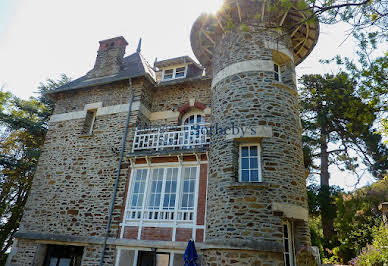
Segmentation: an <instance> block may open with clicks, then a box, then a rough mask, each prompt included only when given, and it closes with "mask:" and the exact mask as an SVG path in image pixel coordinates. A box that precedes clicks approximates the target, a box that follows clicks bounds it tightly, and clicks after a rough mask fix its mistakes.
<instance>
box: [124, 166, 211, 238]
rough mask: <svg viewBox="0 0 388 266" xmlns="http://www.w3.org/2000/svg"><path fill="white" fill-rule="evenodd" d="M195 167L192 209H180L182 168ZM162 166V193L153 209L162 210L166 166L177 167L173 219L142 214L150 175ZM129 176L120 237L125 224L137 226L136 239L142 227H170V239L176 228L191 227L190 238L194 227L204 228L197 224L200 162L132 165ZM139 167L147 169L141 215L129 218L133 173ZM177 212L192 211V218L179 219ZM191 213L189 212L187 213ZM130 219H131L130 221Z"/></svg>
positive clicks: (145, 206)
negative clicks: (148, 217) (157, 206)
mask: <svg viewBox="0 0 388 266" xmlns="http://www.w3.org/2000/svg"><path fill="white" fill-rule="evenodd" d="M190 167H193V168H196V176H195V185H194V199H193V201H194V202H193V209H192V210H180V204H181V200H182V193H183V182H181V181H182V179H183V169H184V168H190ZM157 168H162V169H163V184H162V186H163V187H162V191H161V193H162V195H161V201H160V206H159V209H158V210H155V211H156V212H159V211H163V208H162V207H161V206H162V204H163V194H164V189H163V188H165V184H164V183H165V181H166V177H167V169H168V168H178V176H177V189H176V196H175V208H174V211H173V212H174V218H173V220H162V219H160V220H159V219H155V220H152V221H151V220H149V219H145V217H144V215H145V213H146V212H148V211H149V210H148V208H147V204H148V203H147V200H148V199H149V194H150V187H151V176H152V175H153V171H154V169H157ZM132 169H133V170H132V173H131V178H130V184H129V188H128V193H127V200H126V206H125V211H124V215H123V222H122V223H121V224H120V226H121V228H122V231H121V232H122V233H121V238H124V231H125V227H126V226H137V227H138V234H137V239H138V240H140V239H141V231H142V229H143V228H144V227H161V228H172V241H175V237H176V229H177V228H187V229H192V238H193V239H195V236H196V235H195V234H196V229H205V226H204V225H197V212H198V194H199V179H200V172H201V169H200V164H199V162H198V161H196V162H190V164H180V163H169V165H168V166H167V167H160V165H158V166H156V165H152V166H147V167H133V168H132ZM141 169H147V178H146V187H145V189H144V197H143V205H142V208H141V216H140V219H131V218H130V217H129V218H127V215H128V212H130V211H131V209H130V200H131V198H132V194H133V188H134V182H135V180H136V178H135V175H136V171H138V170H141ZM179 212H188V213H191V212H192V215H193V216H192V219H190V218H187V220H184V219H183V220H179V218H178V215H179V214H178V213H179ZM188 215H191V214H188ZM131 220H132V221H131Z"/></svg>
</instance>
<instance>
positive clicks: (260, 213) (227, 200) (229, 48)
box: [205, 29, 309, 265]
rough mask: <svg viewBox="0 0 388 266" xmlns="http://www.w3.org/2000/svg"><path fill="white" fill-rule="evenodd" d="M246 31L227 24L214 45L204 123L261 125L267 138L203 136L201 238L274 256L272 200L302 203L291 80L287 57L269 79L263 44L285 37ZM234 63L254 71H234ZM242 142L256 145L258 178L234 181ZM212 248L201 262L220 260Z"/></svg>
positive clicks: (277, 247) (277, 230)
mask: <svg viewBox="0 0 388 266" xmlns="http://www.w3.org/2000/svg"><path fill="white" fill-rule="evenodd" d="M253 32H254V31H252V32H242V31H239V30H237V29H235V30H232V31H231V32H229V33H228V34H226V36H224V38H223V39H222V40H221V41H219V43H218V44H217V46H216V48H215V55H214V59H213V70H214V72H213V74H214V77H213V87H212V106H211V109H212V123H213V125H214V124H218V125H219V126H220V127H226V126H229V127H230V126H231V123H232V122H234V123H235V125H236V126H240V127H241V126H247V127H252V126H259V125H261V126H269V127H271V128H272V137H268V138H260V139H253V140H252V139H250V140H245V139H234V140H233V139H232V140H230V139H226V138H225V136H223V135H220V134H218V135H213V136H212V137H211V147H210V153H209V162H211V163H210V164H209V166H210V168H209V179H208V180H209V181H208V203H207V204H208V207H207V213H208V216H207V230H206V240H207V243H211V244H217V245H220V244H222V245H225V246H226V247H227V246H229V247H232V246H234V247H241V249H246V248H249V247H251V248H255V249H258V250H260V249H262V250H273V251H276V252H277V253H276V254H277V255H276V256H278V257H279V263H282V256H281V252H282V249H283V248H282V237H283V233H282V221H283V220H285V219H287V217H282V215H281V214H280V216H279V215H276V216H275V215H274V213H273V210H272V203H274V202H279V203H288V204H293V205H296V206H301V207H303V208H307V197H306V184H305V179H304V166H303V153H302V143H301V135H300V132H301V131H300V130H301V128H300V120H299V111H298V97H297V92H296V88H295V86H294V83H293V81H292V77H293V76H294V75H295V73H294V67H292V64H288V65H285V66H284V67H283V68H282V71H283V72H282V75H284V81H285V83H282V82H278V81H276V80H275V79H274V73H273V63H274V59H273V50H272V48H269V47H267V46H266V45H265V42H266V41H267V42H270V41H272V42H273V40H274V39H277V41H278V42H279V43H280V44H281V45H282V46H283V47H290V41H289V39H287V38H286V39H284V37H282V38H277V37H279V36H280V33H275V32H271V31H268V32H260V33H253ZM256 32H257V31H256ZM290 60H291V59H290ZM251 62H254V63H251ZM236 64H239V66H240V65H241V66H243V67H247V68H252V66H254V67H256V69H258V70H256V71H255V70H253V69H251V70H250V71H245V72H244V71H243V72H241V71H240V69H239V68H238V67H234V66H236ZM225 69H227V70H225ZM228 71H229V73H228ZM220 73H221V74H220ZM220 77H221V78H220ZM223 77H225V78H223ZM244 141H250V142H251V143H257V144H259V143H260V144H261V149H262V154H261V170H262V180H261V182H260V183H240V182H238V180H239V171H238V169H239V145H240V143H242V142H244ZM298 226H299V227H301V228H298V229H297V231H298V232H302V231H304V230H303V229H306V230H305V231H307V230H308V226H307V224H304V223H300V224H298ZM299 235H300V237H298V238H297V240H298V241H304V242H303V244H306V243H309V236H306V235H304V237H303V233H300V234H299ZM300 244H301V243H298V245H300ZM266 247H272V248H269V249H268V248H266ZM213 253H214V251H211V250H205V255H206V257H207V258H208V259H207V263H208V264H209V263H212V264H211V265H213V261H210V260H209V259H210V258H216V259H215V261H214V263H215V264H214V265H221V264H222V263H221V262H220V258H221V257H220V256H214V254H213ZM211 254H213V255H211ZM265 256H268V255H263V257H261V255H260V259H263V258H265ZM235 263H236V265H245V263H246V261H245V260H242V258H238V259H236V262H235ZM239 263H241V264H239ZM249 263H253V262H249ZM247 265H248V264H247ZM250 265H252V264H250ZM258 265H260V264H258ZM271 265H275V264H271Z"/></svg>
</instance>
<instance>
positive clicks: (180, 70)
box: [175, 67, 185, 78]
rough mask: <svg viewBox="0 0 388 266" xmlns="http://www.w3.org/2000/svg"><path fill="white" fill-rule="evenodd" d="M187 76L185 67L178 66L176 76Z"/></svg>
mask: <svg viewBox="0 0 388 266" xmlns="http://www.w3.org/2000/svg"><path fill="white" fill-rule="evenodd" d="M183 77H185V67H178V68H177V69H176V71H175V78H183Z"/></svg>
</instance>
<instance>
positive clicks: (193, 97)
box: [8, 0, 319, 266]
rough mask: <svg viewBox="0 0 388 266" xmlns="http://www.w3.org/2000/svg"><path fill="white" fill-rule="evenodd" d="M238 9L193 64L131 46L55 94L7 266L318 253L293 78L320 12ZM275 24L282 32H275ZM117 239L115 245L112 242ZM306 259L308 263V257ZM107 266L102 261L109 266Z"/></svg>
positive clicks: (235, 261)
mask: <svg viewBox="0 0 388 266" xmlns="http://www.w3.org/2000/svg"><path fill="white" fill-rule="evenodd" d="M266 7H267V4H266V1H264V0H262V1H261V0H260V1H252V0H226V1H225V4H224V6H223V8H222V9H221V10H220V11H219V12H218V13H217V14H216V15H201V16H200V17H199V18H198V19H197V21H195V23H194V25H193V28H192V32H191V44H192V48H193V51H194V54H195V56H196V57H197V59H198V61H199V63H197V62H196V61H195V60H194V59H193V58H190V57H188V56H180V57H177V58H172V59H167V60H163V61H156V62H155V63H154V64H153V65H150V64H149V63H147V62H146V60H145V59H144V57H143V56H142V54H141V51H140V46H139V48H138V50H137V51H136V52H135V53H132V54H130V55H128V56H126V55H125V50H126V46H127V42H126V40H125V39H124V38H123V37H117V38H113V39H109V40H104V41H100V46H99V49H98V54H97V59H96V62H95V65H94V68H93V69H92V70H90V71H89V72H88V73H86V75H84V76H82V77H81V78H79V79H76V80H74V81H72V82H70V83H69V84H67V85H65V86H62V87H60V88H57V89H56V90H55V91H53V92H51V93H50V94H49V95H50V97H51V98H52V99H53V100H55V102H56V108H55V112H54V114H53V115H52V117H51V120H50V123H49V130H48V133H47V137H46V141H45V144H44V147H43V152H42V155H41V158H40V160H39V164H38V168H37V172H36V174H35V178H34V182H33V186H32V190H31V193H30V195H29V198H28V202H27V205H26V208H25V212H24V216H23V219H22V222H21V225H20V230H19V232H18V233H17V235H16V239H17V240H16V242H15V245H14V247H13V249H12V252H11V255H10V258H9V260H8V264H9V265H50V266H51V265H60V266H66V265H74V266H75V265H77V266H78V265H116V266H124V265H133V266H136V265H158V266H167V265H169V266H173V265H184V262H183V257H182V255H183V253H184V250H185V248H186V245H187V241H188V240H190V239H192V240H194V241H195V242H196V247H197V250H198V253H199V255H200V258H199V260H198V261H199V263H200V264H201V265H256V266H259V265H303V264H304V262H302V261H303V259H304V257H303V256H302V255H300V254H301V252H302V251H301V250H304V251H306V250H307V251H308V250H309V247H310V245H311V243H310V235H309V226H308V208H307V195H306V183H305V178H306V175H305V168H304V165H303V153H302V145H301V124H300V119H299V111H298V94H297V89H296V76H295V65H297V64H299V63H300V62H301V61H303V60H304V59H305V58H306V57H307V56H308V54H309V53H310V52H311V50H312V49H313V47H314V46H315V43H316V41H317V38H318V35H319V25H318V23H317V22H311V21H309V22H308V21H307V20H306V17H308V16H309V15H310V13H309V10H304V11H303V12H302V11H298V10H296V9H295V8H293V7H291V8H288V9H287V10H280V9H279V10H275V11H274V10H273V9H269V8H266ZM273 25H276V26H277V27H272V26H273ZM107 232H108V234H107ZM305 253H308V252H305ZM101 258H103V259H101Z"/></svg>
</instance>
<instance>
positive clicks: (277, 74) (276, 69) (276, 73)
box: [273, 64, 281, 81]
mask: <svg viewBox="0 0 388 266" xmlns="http://www.w3.org/2000/svg"><path fill="white" fill-rule="evenodd" d="M273 72H274V79H275V80H276V81H281V76H280V66H279V65H278V64H273Z"/></svg>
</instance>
